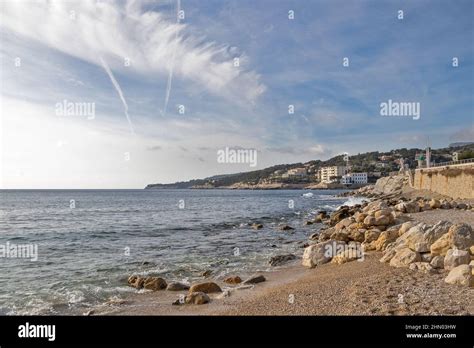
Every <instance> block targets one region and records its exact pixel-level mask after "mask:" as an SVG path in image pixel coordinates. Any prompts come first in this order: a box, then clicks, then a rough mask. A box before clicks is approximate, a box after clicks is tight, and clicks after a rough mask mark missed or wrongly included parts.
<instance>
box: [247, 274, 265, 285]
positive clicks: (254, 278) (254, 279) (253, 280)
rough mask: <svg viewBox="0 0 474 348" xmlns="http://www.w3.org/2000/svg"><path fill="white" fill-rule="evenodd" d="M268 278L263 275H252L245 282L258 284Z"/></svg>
mask: <svg viewBox="0 0 474 348" xmlns="http://www.w3.org/2000/svg"><path fill="white" fill-rule="evenodd" d="M265 280H267V279H266V278H265V277H264V276H263V275H257V276H252V277H250V278H248V279H247V280H245V281H244V284H258V283H262V282H264V281H265Z"/></svg>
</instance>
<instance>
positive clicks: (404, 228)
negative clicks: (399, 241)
mask: <svg viewBox="0 0 474 348" xmlns="http://www.w3.org/2000/svg"><path fill="white" fill-rule="evenodd" d="M416 225H417V224H416V222H413V221H407V222H404V223H403V224H402V225H401V226H400V229H399V230H398V235H399V236H402V235H403V234H405V233H406V232H408V231H409V230H410V228H412V227H414V226H416Z"/></svg>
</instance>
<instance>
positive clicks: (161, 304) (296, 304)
mask: <svg viewBox="0 0 474 348" xmlns="http://www.w3.org/2000/svg"><path fill="white" fill-rule="evenodd" d="M448 215H449V217H450V221H451V222H452V223H463V222H464V223H468V224H470V225H471V227H474V212H473V211H471V210H465V211H457V210H456V211H451V210H435V211H425V212H419V213H413V214H407V217H409V218H410V219H412V220H413V221H416V222H425V223H433V221H437V220H442V218H443V217H446V216H448ZM381 256H382V253H381V252H380V251H369V252H367V253H366V256H365V259H364V261H363V262H357V261H354V262H347V263H344V264H342V265H338V264H334V263H326V264H322V265H319V266H317V267H315V268H305V267H303V266H302V265H301V259H298V260H296V261H294V262H291V263H288V264H287V265H285V266H283V267H280V268H278V269H276V270H275V271H272V272H261V273H259V274H262V275H264V276H265V278H266V279H267V280H266V281H265V282H263V283H259V284H255V285H254V286H253V287H252V288H250V289H242V290H236V288H237V287H238V286H229V285H226V284H224V283H222V282H219V281H217V280H216V282H217V283H218V284H219V285H220V286H222V288H223V290H224V291H226V290H227V291H228V290H230V295H228V296H226V295H225V293H219V294H209V297H210V298H211V301H210V303H208V304H206V305H180V306H175V305H172V302H173V301H175V300H176V299H178V298H179V295H186V294H187V291H180V292H175V291H143V290H141V291H139V292H137V293H135V294H133V295H130V296H128V297H127V298H126V299H125V300H119V301H111V302H109V303H108V304H104V305H101V306H97V307H94V308H93V309H92V310H91V311H88V312H87V313H82V314H87V315H474V289H473V288H472V287H468V288H465V287H461V286H456V285H454V286H453V285H450V284H446V282H444V278H445V277H446V275H447V274H448V271H447V270H444V269H441V270H438V272H437V273H435V274H427V273H424V272H419V271H414V270H411V269H408V268H394V267H391V266H390V265H388V264H387V263H384V262H380V261H379V259H380V257H381ZM232 289H234V290H232ZM400 299H402V301H400Z"/></svg>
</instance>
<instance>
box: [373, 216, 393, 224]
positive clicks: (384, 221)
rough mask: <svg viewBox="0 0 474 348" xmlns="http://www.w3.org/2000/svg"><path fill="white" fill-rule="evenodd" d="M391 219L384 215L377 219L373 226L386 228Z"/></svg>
mask: <svg viewBox="0 0 474 348" xmlns="http://www.w3.org/2000/svg"><path fill="white" fill-rule="evenodd" d="M390 222H391V219H390V217H389V216H388V215H382V216H379V217H376V218H375V221H374V223H373V225H375V226H386V225H388V224H390Z"/></svg>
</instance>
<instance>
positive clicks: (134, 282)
mask: <svg viewBox="0 0 474 348" xmlns="http://www.w3.org/2000/svg"><path fill="white" fill-rule="evenodd" d="M127 282H128V284H129V285H130V286H133V287H134V288H137V289H142V288H143V286H144V284H145V278H143V277H140V276H136V275H132V276H130V277H128V281H127Z"/></svg>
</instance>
